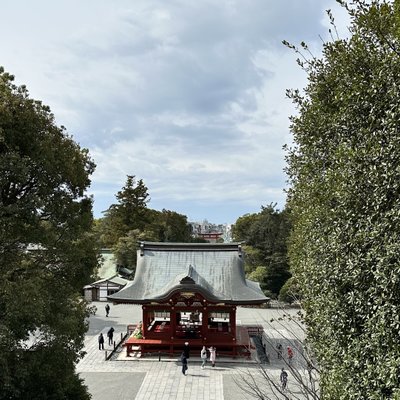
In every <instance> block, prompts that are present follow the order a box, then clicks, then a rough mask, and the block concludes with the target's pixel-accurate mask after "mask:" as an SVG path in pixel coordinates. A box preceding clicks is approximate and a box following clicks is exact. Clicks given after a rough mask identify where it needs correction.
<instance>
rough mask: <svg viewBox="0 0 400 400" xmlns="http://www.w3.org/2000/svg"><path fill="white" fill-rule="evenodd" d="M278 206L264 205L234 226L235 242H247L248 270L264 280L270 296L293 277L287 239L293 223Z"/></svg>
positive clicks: (250, 274) (248, 273)
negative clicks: (288, 256)
mask: <svg viewBox="0 0 400 400" xmlns="http://www.w3.org/2000/svg"><path fill="white" fill-rule="evenodd" d="M275 207H276V206H275V205H269V206H267V207H264V206H262V207H261V211H260V212H259V213H257V214H246V215H244V216H242V217H240V218H238V220H237V221H236V223H235V225H234V226H233V228H232V235H233V238H234V240H235V241H244V242H245V243H246V245H245V246H244V250H245V253H246V259H245V260H246V261H245V263H246V265H245V269H246V273H247V275H248V277H249V278H250V279H254V280H256V281H258V282H260V285H261V288H262V289H263V290H264V292H265V293H266V294H268V295H272V296H277V295H278V294H279V291H280V289H281V287H282V286H283V285H284V283H285V282H286V280H287V279H288V278H290V276H291V274H290V272H289V264H288V258H287V240H288V237H289V233H290V229H291V224H290V218H289V212H288V211H287V210H283V211H279V210H276V208H275Z"/></svg>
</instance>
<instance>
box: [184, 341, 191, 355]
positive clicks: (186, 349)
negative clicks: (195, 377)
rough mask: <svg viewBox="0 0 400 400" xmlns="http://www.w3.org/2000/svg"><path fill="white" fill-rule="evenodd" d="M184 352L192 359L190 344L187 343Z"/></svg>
mask: <svg viewBox="0 0 400 400" xmlns="http://www.w3.org/2000/svg"><path fill="white" fill-rule="evenodd" d="M183 352H184V354H185V357H186V358H190V347H189V343H188V342H185V347H184V348H183Z"/></svg>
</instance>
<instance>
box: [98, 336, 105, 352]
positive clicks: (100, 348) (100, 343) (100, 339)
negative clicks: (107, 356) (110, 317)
mask: <svg viewBox="0 0 400 400" xmlns="http://www.w3.org/2000/svg"><path fill="white" fill-rule="evenodd" d="M98 340H99V350H104V336H103V334H102V333H100V335H99V339H98Z"/></svg>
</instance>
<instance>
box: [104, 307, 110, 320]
mask: <svg viewBox="0 0 400 400" xmlns="http://www.w3.org/2000/svg"><path fill="white" fill-rule="evenodd" d="M104 308H105V309H106V317H108V314H109V313H110V305H109V304H106V306H105V307H104Z"/></svg>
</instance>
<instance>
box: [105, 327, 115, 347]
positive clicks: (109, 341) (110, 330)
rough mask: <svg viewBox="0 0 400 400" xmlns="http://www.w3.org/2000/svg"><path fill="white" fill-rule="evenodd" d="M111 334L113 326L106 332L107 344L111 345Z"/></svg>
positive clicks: (112, 334)
mask: <svg viewBox="0 0 400 400" xmlns="http://www.w3.org/2000/svg"><path fill="white" fill-rule="evenodd" d="M113 336H114V328H113V327H111V328H110V329H109V330H108V332H107V337H108V345H109V346H111V345H112V344H113Z"/></svg>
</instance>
